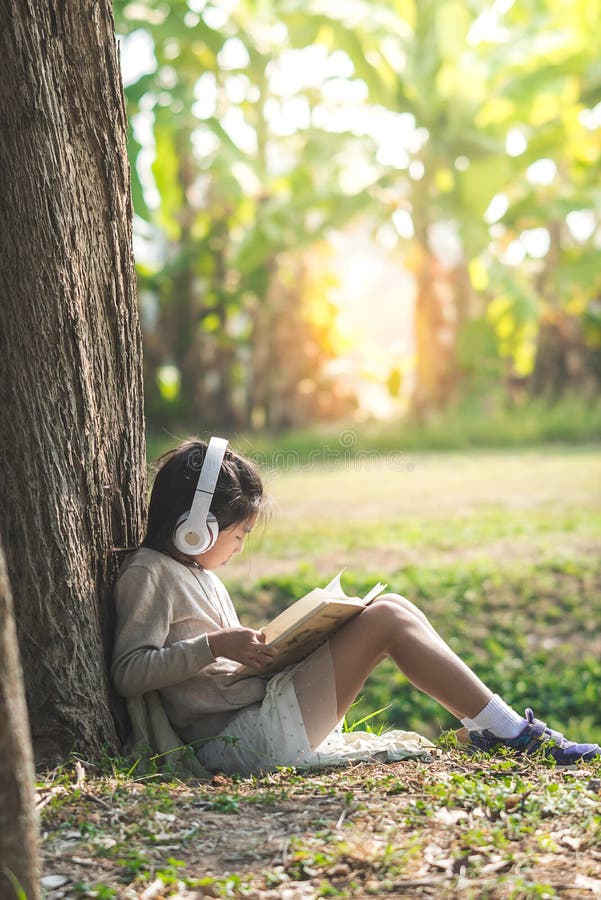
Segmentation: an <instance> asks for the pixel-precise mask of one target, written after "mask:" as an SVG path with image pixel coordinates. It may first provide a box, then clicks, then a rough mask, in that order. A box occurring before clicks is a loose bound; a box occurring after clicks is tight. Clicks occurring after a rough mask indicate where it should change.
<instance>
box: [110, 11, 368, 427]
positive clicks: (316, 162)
mask: <svg viewBox="0 0 601 900" xmlns="http://www.w3.org/2000/svg"><path fill="white" fill-rule="evenodd" d="M211 9H212V8H211ZM115 11H116V14H117V16H118V29H119V31H120V32H121V33H123V34H128V33H133V32H138V33H139V32H140V31H141V30H142V31H144V32H145V33H146V34H148V35H149V36H150V37H151V39H152V46H153V53H154V57H155V60H156V70H155V71H154V72H152V73H147V74H144V75H141V76H140V77H139V78H138V79H137V80H135V81H134V82H133V83H132V84H131V85H130V86H129V87H128V88H127V89H126V95H127V97H128V103H129V112H130V119H131V121H132V125H133V133H134V140H133V141H132V143H131V145H130V147H131V149H130V152H131V155H132V162H133V165H134V167H138V165H139V162H140V160H141V151H142V147H141V145H140V143H139V142H138V141H137V140H136V139H135V133H136V125H137V122H138V121H139V117H140V116H141V115H142V116H145V117H146V118H147V120H149V121H150V122H151V125H150V128H151V132H152V136H153V140H154V143H155V147H156V157H155V162H154V164H153V168H152V172H153V175H154V184H155V186H156V188H157V189H158V194H159V198H160V199H159V204H158V206H157V208H156V209H154V210H153V209H151V208H149V206H148V205H147V204H146V203H145V202H144V198H143V191H141V181H142V180H141V179H140V178H139V176H138V175H137V176H136V193H135V194H134V203H135V202H136V200H135V198H136V197H139V198H140V202H139V205H138V208H137V209H138V214H139V215H141V216H143V217H145V218H146V219H147V221H148V222H149V223H151V224H152V226H153V227H154V228H155V229H157V230H158V233H159V240H160V243H161V244H162V247H163V252H162V259H161V260H160V261H159V265H158V266H157V267H156V268H155V269H154V270H153V271H148V270H144V269H143V270H142V272H141V293H142V297H143V298H144V296H146V297H148V296H149V295H150V296H151V297H154V298H155V300H156V302H158V317H157V318H156V321H155V323H154V325H153V328H152V329H151V330H152V331H154V335H155V336H154V338H153V337H152V336H151V337H150V341H149V357H148V358H149V361H150V363H151V365H153V366H155V367H156V370H155V372H154V373H149V374H150V375H151V377H152V375H154V378H153V379H152V380H154V381H155V382H156V383H158V385H159V388H160V378H161V371H164V368H165V366H167V365H170V366H171V367H172V369H173V370H174V372H175V375H176V378H178V379H180V381H179V385H178V389H177V391H176V392H175V394H174V395H172V396H173V400H174V401H175V402H174V403H173V409H174V410H175V412H176V413H177V415H179V416H180V417H183V418H184V419H186V420H188V421H195V422H198V421H201V422H202V423H203V424H204V425H206V426H212V425H216V424H219V425H220V426H221V427H225V428H231V427H234V426H240V425H248V424H250V420H249V418H248V416H249V411H250V410H254V411H255V418H257V419H258V420H267V419H269V411H268V410H266V409H263V410H262V411H261V410H257V406H258V405H260V401H259V400H258V399H254V398H255V397H256V398H259V397H267V396H268V395H269V396H270V397H273V390H274V387H273V385H274V384H277V381H275V380H273V379H272V387H271V388H270V389H269V390H267V389H266V386H265V385H263V384H261V383H260V382H261V379H264V378H268V377H269V376H268V373H267V370H266V369H265V366H264V365H262V364H258V363H255V362H254V361H253V354H254V352H255V351H256V352H258V353H259V354H260V355H261V356H262V358H263V359H264V352H263V349H262V348H261V347H260V346H259V336H258V334H256V333H255V328H256V327H257V323H258V322H259V321H260V322H261V335H262V339H265V335H267V334H269V332H270V328H271V326H270V324H269V322H268V320H269V315H270V310H272V309H273V308H274V306H273V303H272V302H267V298H268V297H270V296H271V298H272V300H273V293H274V289H275V287H274V286H275V285H276V284H277V283H278V281H277V279H278V269H279V257H280V254H282V253H285V252H290V251H294V252H301V251H302V250H303V249H304V248H306V247H307V246H309V245H311V244H313V243H315V242H317V241H319V240H320V239H321V237H322V236H323V234H324V232H325V231H326V230H327V229H328V228H331V227H335V226H337V225H340V224H343V223H344V222H345V221H347V220H348V219H349V218H350V217H351V216H352V215H353V214H354V213H355V212H356V211H357V209H359V208H360V207H361V205H362V203H363V201H362V198H361V197H360V195H359V193H358V192H357V191H348V189H347V190H344V189H343V188H342V187H341V184H342V179H341V170H342V168H343V166H344V154H345V151H346V148H347V145H348V143H349V141H350V140H351V137H350V136H349V135H347V134H335V133H332V132H330V131H327V130H326V129H325V128H319V127H315V126H314V124H313V116H312V107H313V104H314V103H315V102H317V101H318V100H319V99H320V93H319V90H318V89H317V88H312V89H307V90H299V91H296V92H292V93H291V92H289V91H288V88H287V87H286V86H280V89H279V90H278V89H277V88H276V87H275V86H274V84H277V78H278V66H279V63H280V56H281V53H282V52H283V49H284V48H285V43H286V27H285V25H284V24H283V22H282V21H279V20H278V19H277V18H276V16H275V13H274V11H273V9H271V8H270V7H269V5H266V4H263V3H250V2H249V3H240V4H238V5H237V6H236V7H235V8H234V10H233V11H232V12H231V14H230V15H226V14H225V12H224V13H223V20H222V24H221V27H220V28H219V29H216V28H213V27H211V26H210V24H208V21H209V19H210V16H209V15H208V12H210V9H208V12H207V15H206V20H205V18H203V16H205V10H202V11H201V12H198V13H195V12H192V10H191V8H190V7H189V6H188V5H187V4H185V3H181V2H172V3H171V4H170V5H168V4H165V3H158V2H156V3H155V2H150V0H148V2H142V3H138V2H136V3H128V2H117V3H115ZM280 81H281V77H280ZM291 104H292V105H294V104H296V107H295V109H296V112H295V114H294V116H293V118H290V116H291V113H290V108H291ZM299 110H301V113H299ZM299 115H300V120H302V121H300V120H299ZM299 121H300V124H299ZM352 140H353V143H356V138H353V139H352ZM148 174H149V173H148V172H146V178H147V179H148ZM284 297H287V298H288V302H289V303H290V304H291V305H296V304H299V303H301V304H302V303H304V302H305V298H304V297H303V296H302V295H300V294H299V293H298V292H297V293H295V294H290V293H289V292H284V294H283V296H282V297H281V298H280V300H279V302H278V308H279V307H281V304H282V302H283V300H284ZM261 305H264V307H265V308H264V309H263V310H262V311H261V312H259V311H258V307H259V306H261ZM278 315H280V314H279V313H278ZM294 315H295V313H294V311H293V310H291V316H292V318H294ZM266 320H267V321H266ZM299 343H300V342H299ZM249 349H250V353H249ZM157 376H158V377H157ZM253 393H254V396H253ZM159 394H160V390H159V392H158V393H157V392H156V391H154V390H153V387H152V386H150V387H149V390H148V399H149V408H150V409H151V410H156V409H157V407H158V405H159V402H160V400H159ZM163 396H164V392H163ZM157 401H159V402H157Z"/></svg>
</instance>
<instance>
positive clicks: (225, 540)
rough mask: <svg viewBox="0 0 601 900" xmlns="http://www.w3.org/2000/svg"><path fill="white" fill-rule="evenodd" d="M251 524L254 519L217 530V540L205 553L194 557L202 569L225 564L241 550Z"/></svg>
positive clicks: (250, 529) (214, 567)
mask: <svg viewBox="0 0 601 900" xmlns="http://www.w3.org/2000/svg"><path fill="white" fill-rule="evenodd" d="M253 525H254V521H253V522H239V523H238V524H237V525H230V527H229V528H225V529H224V530H223V531H220V532H219V534H218V536H217V540H216V541H215V544H214V545H213V546H212V547H211V549H210V550H207V551H206V553H199V554H198V556H195V557H194V559H195V560H196V562H197V563H198V564H199V565H200V566H202V567H203V569H216V568H217V567H218V566H225V564H226V563H227V562H228V561H229V560H230V559H231V558H232V556H233V555H234V554H235V553H240V552H241V550H242V548H243V547H244V541H245V540H246V536H247V535H248V534H250V532H251V531H252V528H253Z"/></svg>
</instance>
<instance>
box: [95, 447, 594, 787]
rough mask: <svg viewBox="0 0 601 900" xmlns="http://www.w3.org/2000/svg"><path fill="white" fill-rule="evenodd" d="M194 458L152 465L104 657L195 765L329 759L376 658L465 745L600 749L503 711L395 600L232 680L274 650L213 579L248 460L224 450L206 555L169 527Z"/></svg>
mask: <svg viewBox="0 0 601 900" xmlns="http://www.w3.org/2000/svg"><path fill="white" fill-rule="evenodd" d="M206 452H207V445H206V444H205V443H204V442H203V441H188V442H186V443H184V444H182V446H181V447H179V448H177V449H176V450H172V451H170V452H169V453H166V454H165V455H164V456H163V457H161V460H159V462H160V463H161V466H160V469H159V471H158V473H157V476H156V479H155V482H154V487H153V490H152V495H151V499H150V507H149V512H148V528H147V533H146V537H145V539H144V541H143V543H142V546H141V547H140V548H139V549H138V550H136V551H135V552H134V553H132V554H131V555H130V556H129V558H128V559H127V560H126V562H125V563H124V565H123V567H122V570H121V572H120V575H119V579H118V582H117V590H116V598H117V629H116V639H115V649H114V659H113V665H112V676H113V679H114V682H115V685H116V687H117V690H118V691H119V692H120V693H121V694H123V695H124V696H125V697H137V696H139V695H143V694H146V693H147V692H149V691H159V692H160V696H161V698H162V701H163V705H164V707H165V710H166V712H167V715H168V717H169V719H170V721H171V723H172V725H173V727H174V728H175V730H176V732H177V733H178V735H179V736H180V737H181V738H182V739H183V740H184V741H186V742H190V743H194V744H195V746H196V747H197V748H198V750H197V756H198V758H199V760H200V762H201V763H202V764H203V765H204V766H205V767H206V768H208V769H210V770H213V771H216V770H222V771H225V772H229V773H234V772H238V773H241V774H248V773H252V772H259V771H262V770H265V769H269V768H272V767H275V766H286V765H297V766H298V765H313V764H315V763H316V762H318V761H319V760H320V759H326V760H327V756H326V757H323V756H321V757H320V753H319V749H318V748H320V747H321V748H324V747H327V740H326V739H328V737H329V736H330V735H331V734H332V733H334V731H335V729H336V725H337V723H338V722H339V721H340V720H341V719H342V717H343V716H344V714H345V712H346V711H347V710H348V708H349V706H350V705H351V704H352V702H353V701H354V699H355V697H356V696H357V694H358V693H359V691H360V690H361V687H362V685H363V683H364V681H365V679H366V678H367V676H368V675H369V674H370V672H371V671H372V670H373V669H374V668H375V666H377V665H378V663H379V662H380V661H381V660H383V659H384V658H385V657H386V656H390V657H391V658H392V659H393V660H394V662H395V663H396V665H397V666H398V667H399V669H400V670H401V671H402V672H403V674H404V675H405V676H406V677H407V678H408V679H409V681H410V682H411V683H412V684H413V685H414V686H415V687H416V688H418V690H420V691H424V692H425V693H427V694H429V695H430V696H431V697H434V698H435V699H436V700H437V701H438V702H439V703H441V704H442V706H444V707H445V708H446V709H447V710H449V711H450V712H452V713H453V715H455V716H456V717H457V719H459V720H460V721H461V722H462V723H463V725H464V726H465V728H466V729H467V730H468V731H469V737H470V745H471V747H472V748H474V749H478V750H484V751H488V750H493V749H495V748H496V747H499V746H505V747H509V748H513V749H514V750H516V751H518V752H524V753H532V752H534V751H535V750H538V749H542V750H543V752H544V753H545V754H547V755H550V756H553V757H554V758H555V760H556V761H557V763H558V764H560V765H568V764H572V763H574V762H577V761H580V760H590V759H593V758H594V757H597V756H599V755H601V748H599V746H598V745H596V744H575V743H573V742H570V741H567V740H566V739H565V738H564V737H563V735H561V734H559V733H558V732H556V731H552V730H551V729H550V728H548V727H547V726H546V725H545V724H544V723H543V722H540V721H539V720H537V719H535V718H534V715H533V713H532V711H531V710H530V709H527V710H526V715H525V717H522V716H521V715H519V713H517V712H515V711H514V710H513V709H512V708H511V707H510V706H508V705H507V704H506V703H505V702H504V701H503V700H502V699H501V698H500V697H499V696H497V695H496V694H493V692H492V691H491V690H490V689H489V688H488V687H487V686H486V685H485V684H484V683H483V682H482V681H481V680H480V679H479V678H478V676H477V675H475V674H474V673H473V672H472V671H471V670H470V669H469V668H468V667H467V665H465V663H464V662H462V660H461V659H459V657H458V656H457V655H456V654H455V653H454V652H453V651H452V650H451V649H450V648H449V647H448V645H447V644H446V643H445V642H444V640H443V639H442V638H441V637H440V635H439V634H438V633H437V632H436V631H435V629H434V628H433V626H432V625H431V624H430V622H429V621H428V619H427V618H426V616H425V615H424V614H423V613H422V612H421V611H420V610H419V609H418V608H417V607H416V606H414V605H413V603H411V602H410V601H409V600H406V599H405V598H404V597H401V596H399V595H398V594H384V595H381V596H380V597H379V598H378V599H377V600H376V601H374V602H373V603H372V604H371V605H370V606H368V607H367V608H366V609H365V611H363V612H361V613H360V614H359V615H358V616H356V617H355V618H354V619H352V620H351V621H350V622H349V623H348V624H345V625H344V626H343V627H341V628H340V630H339V631H337V632H336V633H335V634H334V635H333V636H332V637H331V638H330V639H329V640H328V641H327V642H326V643H325V644H324V645H322V646H321V647H320V648H319V649H318V650H316V651H315V652H314V653H312V654H311V655H310V656H309V657H307V658H306V659H305V660H303V661H302V662H301V663H298V664H297V665H295V666H292V667H289V668H288V669H286V670H284V671H283V672H281V673H278V674H276V675H274V676H272V677H264V678H261V677H258V676H257V677H250V678H246V679H244V680H240V681H232V679H231V677H230V676H231V674H232V672H233V671H234V670H235V669H236V668H237V667H238V665H239V664H240V663H243V664H245V665H246V666H251V667H255V668H259V667H260V666H261V665H262V664H264V663H265V662H266V661H267V660H271V659H272V658H273V657H274V656H275V655H276V651H275V650H274V649H273V648H272V647H270V646H269V645H267V644H266V643H265V638H264V636H263V634H262V633H261V632H260V631H256V630H254V629H252V628H244V627H242V626H241V625H240V622H239V620H238V617H237V615H236V611H235V609H234V606H233V604H232V601H231V599H230V596H229V594H228V592H227V590H226V588H225V586H224V585H223V583H222V582H221V581H220V579H219V578H218V577H217V576H216V575H215V574H214V570H215V569H217V568H219V567H220V566H223V565H226V564H227V562H228V560H229V559H230V558H231V557H232V556H233V555H234V554H235V553H240V551H241V550H242V548H243V546H244V541H245V538H246V536H247V535H248V534H249V533H250V532H251V530H252V529H253V527H254V526H255V524H256V523H257V521H258V520H260V518H261V516H262V514H263V511H264V507H265V496H264V492H263V486H262V483H261V478H260V475H259V473H258V471H257V469H256V468H255V466H254V465H253V464H252V463H251V462H250V461H249V460H247V459H244V458H243V457H242V456H240V455H239V454H237V453H234V452H233V451H231V450H227V451H226V452H225V456H224V457H223V461H222V462H221V465H220V467H219V469H218V472H219V475H218V480H217V483H216V488H215V492H214V495H213V498H212V500H211V505H210V510H211V513H212V514H213V515H214V517H215V519H216V520H217V524H218V526H219V532H218V537H217V539H216V542H215V543H214V545H213V546H212V547H210V549H208V550H206V551H205V552H201V553H198V554H195V555H189V554H188V553H182V552H181V550H178V549H177V547H176V545H175V543H174V533H175V530H176V528H177V526H178V523H179V521H180V520H181V517H182V515H183V514H185V513H186V512H187V511H188V510H190V507H191V505H192V500H193V497H194V496H195V490H196V489H197V482H198V478H199V472H200V471H201V469H202V465H203V462H204V460H205V455H206ZM324 742H325V743H324Z"/></svg>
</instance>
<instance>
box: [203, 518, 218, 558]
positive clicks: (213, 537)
mask: <svg viewBox="0 0 601 900" xmlns="http://www.w3.org/2000/svg"><path fill="white" fill-rule="evenodd" d="M218 537H219V524H218V522H217V519H216V518H215V516H214V515H213V513H209V515H208V516H207V538H208V544H207V546H206V547H205V549H204V550H201V551H200V553H206V551H207V550H210V549H211V547H214V546H215V543H216V541H217V538H218Z"/></svg>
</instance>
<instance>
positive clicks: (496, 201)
mask: <svg viewBox="0 0 601 900" xmlns="http://www.w3.org/2000/svg"><path fill="white" fill-rule="evenodd" d="M508 209H509V198H508V196H507V194H495V196H494V197H493V198H492V200H491V201H490V203H489V204H488V207H487V208H486V212H485V213H484V221H485V222H487V223H488V224H489V225H492V224H493V223H494V222H498V221H499V219H502V218H503V216H504V215H505V213H506V212H507V210H508Z"/></svg>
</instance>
